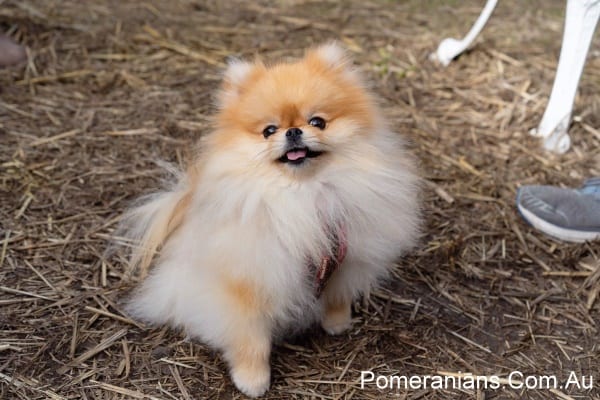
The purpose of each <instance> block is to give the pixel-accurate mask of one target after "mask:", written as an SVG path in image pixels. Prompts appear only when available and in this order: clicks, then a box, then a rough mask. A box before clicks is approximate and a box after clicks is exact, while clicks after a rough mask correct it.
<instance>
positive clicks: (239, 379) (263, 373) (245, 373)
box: [231, 365, 271, 397]
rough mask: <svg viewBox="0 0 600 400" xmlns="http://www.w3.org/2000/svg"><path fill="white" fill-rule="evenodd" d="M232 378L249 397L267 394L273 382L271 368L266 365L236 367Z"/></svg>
mask: <svg viewBox="0 0 600 400" xmlns="http://www.w3.org/2000/svg"><path fill="white" fill-rule="evenodd" d="M231 378H232V379H233V383H234V384H235V386H236V387H237V388H238V390H239V391H240V392H242V393H244V394H245V395H247V396H249V397H259V396H262V395H263V394H265V392H266V391H267V390H268V389H269V385H270V384H271V368H270V367H269V366H268V365H266V366H254V368H249V367H247V366H238V367H234V368H233V369H232V370H231Z"/></svg>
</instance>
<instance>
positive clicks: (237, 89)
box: [219, 58, 265, 107]
mask: <svg viewBox="0 0 600 400" xmlns="http://www.w3.org/2000/svg"><path fill="white" fill-rule="evenodd" d="M264 68H265V67H264V64H263V63H262V62H261V61H260V60H256V61H254V62H249V61H244V60H240V59H238V58H230V59H229V60H228V62H227V68H226V69H225V72H224V73H223V83H222V85H221V92H220V96H219V106H221V107H222V106H224V105H225V104H227V103H228V102H229V101H231V100H234V99H236V98H237V97H238V96H239V95H240V94H241V93H242V91H243V89H244V86H245V85H246V84H247V83H248V82H250V81H251V80H253V79H255V78H256V76H257V74H258V73H260V72H261V71H263V70H264Z"/></svg>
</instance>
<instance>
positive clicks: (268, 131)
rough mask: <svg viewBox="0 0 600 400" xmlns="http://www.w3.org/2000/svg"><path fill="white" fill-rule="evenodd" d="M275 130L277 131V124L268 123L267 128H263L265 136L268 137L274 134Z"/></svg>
mask: <svg viewBox="0 0 600 400" xmlns="http://www.w3.org/2000/svg"><path fill="white" fill-rule="evenodd" d="M275 132H277V127H276V126H275V125H268V126H267V127H266V128H265V129H263V136H264V137H265V139H266V138H268V137H269V136H271V135H273V134H274V133H275Z"/></svg>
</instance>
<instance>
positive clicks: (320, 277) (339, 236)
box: [311, 226, 348, 297]
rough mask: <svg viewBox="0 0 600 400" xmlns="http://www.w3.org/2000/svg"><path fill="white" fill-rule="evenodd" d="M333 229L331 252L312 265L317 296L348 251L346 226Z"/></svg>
mask: <svg viewBox="0 0 600 400" xmlns="http://www.w3.org/2000/svg"><path fill="white" fill-rule="evenodd" d="M332 231H333V235H332V236H333V242H332V244H333V246H332V248H331V252H330V253H329V254H328V255H325V256H323V257H322V258H321V262H320V263H319V265H315V264H312V265H311V270H313V271H314V274H315V294H316V296H317V297H320V296H321V294H322V293H323V290H324V289H325V286H326V285H327V282H328V281H329V278H331V275H333V273H334V272H335V271H336V270H337V269H338V268H339V267H340V265H342V262H343V261H344V258H345V257H346V252H347V251H348V239H347V238H346V230H345V228H344V227H343V226H342V227H340V228H338V229H333V230H332Z"/></svg>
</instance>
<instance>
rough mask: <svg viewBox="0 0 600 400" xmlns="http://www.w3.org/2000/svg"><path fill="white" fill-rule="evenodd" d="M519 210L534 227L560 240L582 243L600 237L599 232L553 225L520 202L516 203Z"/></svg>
mask: <svg viewBox="0 0 600 400" xmlns="http://www.w3.org/2000/svg"><path fill="white" fill-rule="evenodd" d="M517 208H518V209H519V212H520V213H521V215H522V216H523V218H525V220H526V221H527V222H529V223H530V224H531V225H532V226H533V227H534V228H536V229H538V230H540V231H542V232H544V233H546V234H548V235H550V236H552V237H554V238H556V239H560V240H564V241H566V242H573V243H583V242H587V241H591V240H596V239H600V232H585V231H577V230H573V229H566V228H561V227H560V226H556V225H553V224H551V223H549V222H547V221H544V220H543V219H541V218H540V217H538V216H537V215H535V214H534V213H532V212H531V211H529V210H527V209H526V208H524V207H521V205H520V204H518V205H517Z"/></svg>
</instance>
